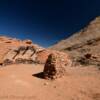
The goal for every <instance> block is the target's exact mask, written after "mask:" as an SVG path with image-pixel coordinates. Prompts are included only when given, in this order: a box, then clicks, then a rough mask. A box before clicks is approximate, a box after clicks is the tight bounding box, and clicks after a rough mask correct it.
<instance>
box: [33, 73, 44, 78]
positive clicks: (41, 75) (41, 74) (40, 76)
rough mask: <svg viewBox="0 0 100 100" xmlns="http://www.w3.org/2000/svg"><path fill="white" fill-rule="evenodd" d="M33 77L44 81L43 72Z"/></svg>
mask: <svg viewBox="0 0 100 100" xmlns="http://www.w3.org/2000/svg"><path fill="white" fill-rule="evenodd" d="M32 76H34V77H37V78H41V79H44V75H43V72H40V73H37V74H32Z"/></svg>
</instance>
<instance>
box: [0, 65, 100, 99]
mask: <svg viewBox="0 0 100 100" xmlns="http://www.w3.org/2000/svg"><path fill="white" fill-rule="evenodd" d="M42 71H43V65H23V64H20V65H9V66H6V67H2V68H0V100H100V71H99V70H97V69H96V68H94V67H84V68H82V67H81V68H79V67H73V68H67V73H66V75H65V76H64V77H63V78H60V79H57V80H55V81H50V80H44V79H43V77H42V73H41V72H42Z"/></svg>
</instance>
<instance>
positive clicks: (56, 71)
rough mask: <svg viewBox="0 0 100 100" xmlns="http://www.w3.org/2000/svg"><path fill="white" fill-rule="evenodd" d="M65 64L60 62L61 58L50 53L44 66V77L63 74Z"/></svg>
mask: <svg viewBox="0 0 100 100" xmlns="http://www.w3.org/2000/svg"><path fill="white" fill-rule="evenodd" d="M64 74H65V66H64V65H63V64H62V62H61V58H60V57H59V55H57V54H56V53H52V54H50V55H49V56H48V59H47V61H46V64H45V67H44V78H45V79H56V78H60V77H62V76H64Z"/></svg>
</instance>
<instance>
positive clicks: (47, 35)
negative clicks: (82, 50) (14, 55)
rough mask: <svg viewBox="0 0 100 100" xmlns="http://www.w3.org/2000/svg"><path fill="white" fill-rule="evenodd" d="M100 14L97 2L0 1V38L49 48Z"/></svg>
mask: <svg viewBox="0 0 100 100" xmlns="http://www.w3.org/2000/svg"><path fill="white" fill-rule="evenodd" d="M99 15H100V0H0V35H7V36H11V37H16V38H20V39H27V38H29V39H32V40H33V42H34V43H37V44H40V45H41V46H44V47H48V46H50V45H52V44H54V43H56V42H57V41H59V40H61V39H64V38H66V37H68V36H70V35H71V34H72V33H74V32H76V31H79V30H80V29H81V28H83V27H84V26H85V25H86V24H87V23H88V22H89V21H91V20H92V19H94V18H95V17H96V16H99Z"/></svg>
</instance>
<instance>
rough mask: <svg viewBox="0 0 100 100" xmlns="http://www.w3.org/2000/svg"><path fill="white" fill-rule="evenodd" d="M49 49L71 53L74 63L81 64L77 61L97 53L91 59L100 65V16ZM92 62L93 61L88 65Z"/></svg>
mask: <svg viewBox="0 0 100 100" xmlns="http://www.w3.org/2000/svg"><path fill="white" fill-rule="evenodd" d="M49 49H52V50H59V51H63V52H66V53H69V54H70V56H71V58H72V60H73V63H74V62H75V63H79V64H81V63H80V62H77V61H78V60H79V59H81V58H84V55H86V54H91V55H97V58H96V59H92V60H91V61H92V62H94V65H96V66H98V65H100V16H99V17H97V18H95V19H94V20H93V21H91V22H90V23H89V24H88V25H87V26H86V27H85V28H84V29H82V30H80V31H79V32H77V33H75V34H73V35H72V36H70V37H69V38H67V39H65V40H62V41H60V42H58V43H57V44H55V45H53V46H51V47H50V48H49ZM85 61H86V58H85ZM97 62H98V64H97ZM91 64H93V63H89V64H88V65H91ZM73 65H75V64H73Z"/></svg>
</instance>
